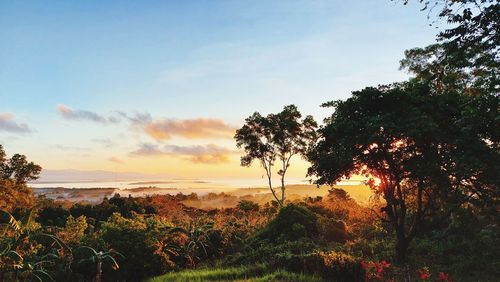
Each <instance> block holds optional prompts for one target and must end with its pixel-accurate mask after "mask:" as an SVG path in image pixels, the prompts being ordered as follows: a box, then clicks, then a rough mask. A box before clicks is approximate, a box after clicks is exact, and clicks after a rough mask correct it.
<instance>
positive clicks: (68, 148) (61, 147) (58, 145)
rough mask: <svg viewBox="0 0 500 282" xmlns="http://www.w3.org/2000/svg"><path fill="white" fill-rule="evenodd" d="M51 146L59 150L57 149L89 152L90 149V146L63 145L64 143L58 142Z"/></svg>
mask: <svg viewBox="0 0 500 282" xmlns="http://www.w3.org/2000/svg"><path fill="white" fill-rule="evenodd" d="M52 148H54V149H56V150H59V151H74V152H90V151H92V150H91V149H90V148H84V147H73V146H65V145H60V144H56V145H53V146H52Z"/></svg>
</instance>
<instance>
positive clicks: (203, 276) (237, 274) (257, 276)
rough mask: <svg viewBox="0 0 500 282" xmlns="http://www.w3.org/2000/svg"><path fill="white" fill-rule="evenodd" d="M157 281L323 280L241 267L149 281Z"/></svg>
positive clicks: (264, 269)
mask: <svg viewBox="0 0 500 282" xmlns="http://www.w3.org/2000/svg"><path fill="white" fill-rule="evenodd" d="M149 281H151V282H156V281H176V282H184V281H185V282H188V281H189V282H195V281H200V282H201V281H263V282H264V281H266V282H267V281H275V282H278V281H283V282H284V281H289V282H291V281H294V282H306V281H307V282H309V281H311V282H320V281H323V280H322V279H321V278H319V277H316V276H311V275H304V274H296V273H294V272H287V271H284V270H279V269H278V270H271V269H270V268H269V267H267V266H266V265H261V264H257V265H252V266H240V267H231V268H218V269H199V270H186V271H182V272H176V273H171V274H166V275H163V276H160V277H156V278H153V279H151V280H149Z"/></svg>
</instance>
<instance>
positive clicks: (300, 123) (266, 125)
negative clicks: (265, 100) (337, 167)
mask: <svg viewBox="0 0 500 282" xmlns="http://www.w3.org/2000/svg"><path fill="white" fill-rule="evenodd" d="M301 118H302V115H301V113H300V112H299V111H298V109H297V107H296V106H295V105H289V106H286V107H284V108H283V111H281V112H280V113H277V114H269V115H267V116H262V115H261V114H260V113H258V112H255V113H254V114H253V115H251V116H250V117H248V118H247V119H246V120H245V125H244V126H243V127H242V128H240V129H238V130H237V131H236V135H235V136H234V138H235V139H236V145H237V146H238V148H243V149H244V150H245V153H246V155H245V156H243V157H241V165H242V166H250V165H251V164H252V162H253V160H258V161H260V164H261V166H262V167H263V168H264V170H265V171H266V176H267V180H268V185H269V189H270V190H271V192H272V194H273V196H274V198H275V199H276V201H277V202H278V203H279V204H280V206H283V203H284V201H285V174H286V172H287V170H288V168H289V167H290V160H291V158H292V157H293V156H295V155H304V154H305V153H306V151H307V149H308V148H309V146H310V144H311V143H312V142H314V141H315V140H316V131H315V130H316V127H317V123H316V122H315V121H314V119H313V117H312V116H306V117H305V118H304V119H303V120H300V119H301ZM276 160H278V161H279V162H280V169H279V170H278V175H279V176H280V181H281V187H280V188H281V195H278V194H277V193H276V190H275V188H274V187H273V184H272V169H273V167H274V165H275V162H276Z"/></svg>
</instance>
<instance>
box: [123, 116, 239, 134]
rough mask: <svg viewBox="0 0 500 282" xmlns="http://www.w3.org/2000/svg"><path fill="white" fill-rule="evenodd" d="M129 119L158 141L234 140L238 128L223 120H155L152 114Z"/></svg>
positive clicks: (134, 125) (133, 124)
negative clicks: (175, 138) (176, 138)
mask: <svg viewBox="0 0 500 282" xmlns="http://www.w3.org/2000/svg"><path fill="white" fill-rule="evenodd" d="M120 114H121V115H122V116H123V117H125V118H127V119H128V120H129V121H130V122H131V123H132V126H133V127H134V128H139V129H140V130H142V131H144V132H145V133H146V134H147V135H149V136H150V137H152V138H153V139H155V140H157V141H163V140H167V139H170V138H172V137H174V136H180V137H183V138H188V139H204V138H232V137H233V135H234V133H235V131H236V128H235V127H233V126H231V125H229V124H227V123H226V122H225V121H224V120H222V119H216V118H196V119H156V120H155V119H153V118H152V117H151V115H150V114H147V113H145V114H135V115H134V116H129V115H127V114H125V113H120Z"/></svg>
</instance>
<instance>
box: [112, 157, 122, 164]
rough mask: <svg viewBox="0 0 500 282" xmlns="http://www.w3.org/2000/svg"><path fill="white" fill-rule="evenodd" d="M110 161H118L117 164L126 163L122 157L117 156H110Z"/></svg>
mask: <svg viewBox="0 0 500 282" xmlns="http://www.w3.org/2000/svg"><path fill="white" fill-rule="evenodd" d="M108 161H110V162H112V163H117V164H124V163H125V162H124V161H123V160H122V159H119V158H117V157H110V158H108Z"/></svg>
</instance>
